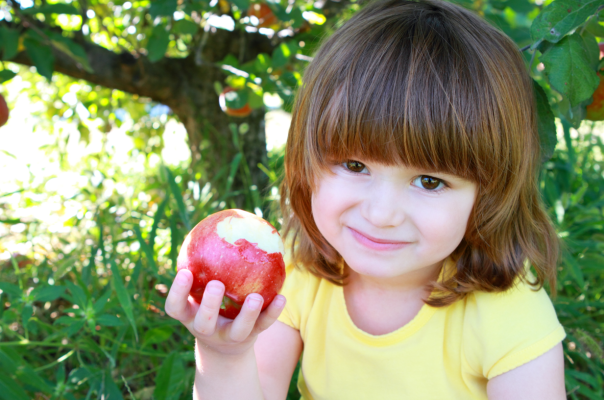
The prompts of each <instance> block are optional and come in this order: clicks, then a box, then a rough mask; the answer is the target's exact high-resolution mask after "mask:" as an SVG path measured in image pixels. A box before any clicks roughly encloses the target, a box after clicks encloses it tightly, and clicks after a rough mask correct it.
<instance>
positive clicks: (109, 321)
mask: <svg viewBox="0 0 604 400" xmlns="http://www.w3.org/2000/svg"><path fill="white" fill-rule="evenodd" d="M455 1H457V2H459V4H461V5H462V6H464V7H467V8H470V9H472V10H474V11H476V12H477V13H478V14H480V15H481V16H483V17H484V18H485V19H487V20H488V21H489V22H490V23H492V24H493V25H495V26H497V27H499V28H500V29H502V30H503V31H504V32H505V33H506V34H508V35H509V36H510V37H511V38H512V39H513V40H514V41H515V42H516V43H517V45H518V48H519V49H520V50H521V51H522V54H523V56H524V58H525V61H526V66H527V69H528V70H529V71H530V74H531V76H532V78H533V81H534V88H535V93H536V99H537V105H538V113H539V131H540V135H541V139H542V142H543V144H544V154H543V155H542V157H543V160H544V161H547V160H548V159H550V157H551V156H552V154H553V153H554V147H555V145H556V127H555V124H554V121H555V118H559V119H560V120H561V122H562V125H563V128H564V140H565V142H566V143H565V144H566V148H567V149H568V160H560V159H556V158H555V157H554V158H552V160H553V161H548V162H545V163H544V169H543V171H545V173H544V176H545V183H544V188H545V189H544V198H545V200H546V202H547V203H548V205H549V206H551V207H550V208H551V209H554V208H555V214H556V215H555V216H557V218H558V219H557V223H558V224H559V225H560V226H561V227H562V228H561V232H562V233H563V234H565V235H567V236H566V237H567V238H568V239H569V240H568V243H569V248H570V249H571V250H572V254H571V256H570V257H566V258H565V259H564V268H563V270H562V271H561V279H560V280H561V281H562V282H563V285H564V288H565V290H566V289H568V288H570V289H568V292H565V293H568V295H567V300H568V302H567V303H565V305H559V306H558V307H560V308H559V309H558V310H561V312H560V315H561V321H562V322H563V323H564V324H565V327H572V328H573V329H575V328H577V327H581V326H583V325H578V324H579V322H577V321H583V323H584V324H585V326H587V328H586V329H584V330H581V329H577V330H576V331H573V332H575V333H576V336H577V338H578V339H577V340H576V343H577V344H575V341H573V342H571V344H573V346H576V347H572V346H570V344H569V345H568V346H567V347H566V349H567V350H569V351H575V350H576V353H572V354H573V357H575V360H576V361H575V363H576V364H573V366H571V367H569V368H570V369H569V370H567V372H568V373H567V387H568V388H569V391H571V392H572V391H575V392H574V393H573V395H572V398H581V399H583V398H602V397H603V396H604V392H602V390H603V389H602V387H604V376H603V375H601V373H600V372H598V371H601V370H602V363H601V362H599V361H598V362H599V364H598V363H597V362H596V361H595V359H596V357H597V356H598V354H601V348H600V347H599V346H600V345H599V344H598V342H597V340H594V339H593V338H592V336H590V334H588V333H587V332H588V331H589V332H591V333H592V334H593V332H599V333H598V334H599V335H600V336H599V337H600V338H602V336H601V326H602V325H601V323H602V322H601V318H602V317H601V316H602V315H604V314H603V313H602V311H601V304H602V303H601V302H600V303H597V302H596V300H597V299H599V297H596V300H593V302H590V303H589V305H588V306H587V308H585V307H584V306H585V304H587V300H585V301H584V302H583V301H582V300H575V299H581V298H582V296H583V294H584V292H585V290H584V289H585V288H586V287H587V286H588V285H589V283H590V279H589V278H588V275H587V273H588V272H587V271H591V272H589V273H590V274H591V275H590V276H591V277H598V276H600V277H601V272H600V271H596V270H594V269H593V268H592V269H591V270H588V269H587V268H586V267H585V271H586V272H585V274H586V275H584V272H583V269H584V266H585V265H591V264H593V265H602V264H601V262H602V259H601V249H604V245H603V240H602V236H601V232H599V233H598V231H597V230H598V229H601V227H602V218H601V215H602V205H601V204H602V203H601V200H599V198H598V195H600V196H601V194H602V193H604V189H597V188H596V186H597V182H601V172H599V174H597V173H596V172H598V171H600V169H598V170H596V169H595V167H594V168H593V171H591V172H593V174H592V175H590V176H592V178H593V179H592V178H590V179H591V180H588V179H587V178H586V177H587V174H585V175H584V176H583V178H582V179H585V181H582V180H581V179H579V178H581V177H580V176H578V175H577V174H575V175H573V170H574V169H576V168H575V164H577V160H578V159H579V153H576V154H575V152H574V150H573V145H572V138H571V133H570V128H572V127H574V128H578V127H579V126H580V125H581V124H582V122H583V121H584V120H602V119H604V83H602V82H604V79H603V78H602V76H603V75H602V73H603V72H600V71H601V70H602V69H603V68H604V65H603V64H602V58H603V56H604V52H603V51H602V50H601V48H602V47H604V46H602V45H600V47H599V42H603V41H604V23H603V21H604V13H603V12H602V10H603V7H604V0H553V1H550V0H545V1H543V0H476V1H474V0H455ZM362 4H363V1H360V0H358V1H357V0H339V1H335V0H318V1H315V2H305V1H302V0H262V1H258V0H0V84H2V83H6V82H10V81H11V80H12V79H14V78H15V76H16V74H18V75H19V77H20V78H21V79H23V80H25V81H27V82H28V83H29V84H30V85H29V89H28V94H29V95H30V97H31V99H32V102H33V103H35V104H36V105H37V106H41V107H37V108H36V111H34V112H35V113H38V114H39V116H40V117H41V119H44V120H45V121H46V122H45V126H44V129H45V130H48V131H49V132H53V130H54V129H55V127H54V122H56V121H59V120H60V121H70V122H73V123H74V124H76V125H77V126H78V131H79V136H80V140H83V141H87V140H89V136H90V135H91V131H92V130H100V131H101V132H104V133H109V132H110V131H111V130H112V129H113V128H114V127H120V126H122V127H123V126H129V128H128V134H129V135H130V136H131V137H132V139H133V142H134V144H135V146H136V147H137V149H138V150H139V151H140V152H141V153H143V154H154V153H158V152H160V151H161V149H162V146H163V139H162V138H163V132H164V128H165V126H166V124H167V123H168V122H169V121H171V120H177V121H179V122H181V123H182V124H183V125H184V127H185V128H186V132H187V137H188V146H189V148H190V152H191V160H190V165H189V167H188V170H187V171H186V175H187V176H188V177H190V178H191V179H193V180H197V181H198V182H199V183H200V185H199V186H198V187H197V188H198V189H199V187H205V186H204V185H205V184H206V183H208V182H209V183H210V184H211V185H210V187H211V188H212V189H211V190H212V191H214V192H218V196H216V197H218V198H219V199H227V198H228V199H229V201H231V203H229V206H237V207H239V208H245V209H247V210H250V211H251V210H254V209H255V208H257V207H260V208H261V209H264V208H265V207H266V204H265V203H264V202H263V193H262V190H263V189H264V188H266V187H267V186H268V184H269V183H270V184H274V183H275V180H276V179H277V176H278V174H279V172H280V171H279V168H278V165H277V166H276V167H275V168H272V167H270V165H269V164H270V163H267V158H268V156H269V155H267V151H266V145H265V130H264V117H265V112H266V109H267V107H266V105H265V102H268V101H269V100H270V99H274V98H279V99H280V100H281V102H282V107H283V109H285V110H286V111H289V110H291V106H292V100H293V95H294V93H295V90H296V88H297V87H298V86H299V85H300V83H301V81H302V78H303V72H304V68H305V67H306V65H307V64H308V62H309V61H310V60H312V57H313V55H314V52H315V50H316V48H317V45H318V44H319V42H320V40H321V39H322V37H324V36H325V35H329V34H330V33H331V32H333V30H334V29H336V28H337V27H338V26H339V24H340V23H341V21H343V20H346V19H348V18H350V16H352V15H353V14H354V13H355V12H356V11H357V10H359V9H360V7H362ZM41 86H47V87H49V88H51V89H52V90H51V91H50V92H51V93H52V94H51V95H49V94H48V93H44V94H41V93H40V92H41V91H39V90H38V88H39V87H41ZM6 87H7V86H3V88H0V93H5V88H6ZM0 96H1V94H0ZM0 100H3V99H2V98H0ZM10 105H11V104H10V103H9V106H10ZM5 110H6V111H5ZM3 113H4V114H7V113H8V108H6V107H4V103H3V102H2V101H0V124H1V122H3V120H4V118H5V115H4V114H3ZM125 121H131V122H132V123H131V124H126V123H125ZM2 133H3V131H2V128H0V136H1V135H2ZM1 141H2V139H1V137H0V142H1ZM1 150H2V148H1V147H0V151H1ZM577 151H578V150H577ZM99 157H101V156H99ZM105 157H106V158H107V156H105ZM581 157H582V158H581V159H582V160H583V161H582V162H583V166H585V165H587V164H586V163H587V161H586V160H588V161H589V160H591V161H590V162H592V164H593V165H595V166H597V167H598V168H602V169H604V164H603V163H602V160H595V161H594V160H593V159H589V157H591V156H589V157H588V156H585V157H583V156H581ZM269 161H270V160H269ZM563 161H564V162H563ZM566 161H568V162H566ZM104 162H105V164H107V163H111V162H112V160H108V161H107V160H106V159H105V161H104ZM97 164H100V163H97ZM97 164H95V165H97ZM549 164H551V166H550V165H549ZM592 164H589V165H592ZM600 165H602V167H600ZM267 166H268V168H267ZM90 169H92V168H90ZM99 169H100V168H99ZM108 171H113V172H108ZM560 171H567V172H568V174H567V175H568V179H567V175H564V176H563V177H562V178H560V180H561V181H564V180H568V181H571V180H573V182H574V183H573V184H572V185H570V184H567V183H564V182H562V183H560V184H559V185H558V184H557V183H556V182H555V180H556V179H557V176H562V175H561V172H560ZM105 172H107V175H113V179H114V181H120V183H121V184H122V186H123V187H126V186H130V187H135V190H133V193H137V195H138V194H139V193H138V192H144V191H147V192H148V193H146V194H145V193H142V194H143V195H141V196H138V198H137V199H135V200H136V201H132V202H130V204H128V203H129V201H130V200H132V199H131V198H127V197H128V195H126V194H123V193H116V192H111V193H109V194H107V195H106V196H105V194H104V193H103V192H104V191H103V188H102V187H101V186H102V185H100V184H90V185H89V186H87V187H86V188H85V190H84V189H82V190H81V193H79V195H80V198H81V199H80V198H79V199H80V200H79V201H80V203H81V204H85V207H84V208H86V209H85V210H84V211H82V212H81V213H80V212H79V211H78V213H77V214H75V213H74V216H73V217H71V218H70V219H69V220H68V221H66V222H65V224H66V226H68V227H69V226H71V227H72V228H73V229H72V230H70V231H69V232H68V233H66V234H63V233H61V234H59V233H54V234H52V233H49V232H48V231H47V230H45V229H44V227H45V226H44V225H43V224H42V223H39V221H25V219H24V218H23V217H22V216H20V214H19V213H18V212H17V211H19V210H16V209H11V208H10V207H9V206H7V205H6V204H5V203H4V202H3V201H4V200H2V201H0V211H1V212H2V215H0V224H3V225H11V226H14V225H27V229H25V228H24V231H23V233H19V232H9V234H7V235H6V236H1V237H0V238H1V239H3V240H8V239H10V238H12V237H16V236H18V239H17V240H20V241H21V242H23V243H25V242H33V241H34V239H39V238H40V237H42V236H44V235H46V236H51V237H50V238H49V240H48V243H50V244H48V246H47V248H48V251H46V250H47V249H46V248H44V249H43V250H44V252H42V251H41V250H40V248H42V247H44V246H42V245H40V244H39V243H38V244H37V246H38V247H37V248H36V249H37V250H36V251H37V253H36V251H33V250H32V251H31V252H30V253H29V254H19V255H16V256H11V259H10V260H9V262H7V263H6V264H0V271H2V276H1V277H0V278H1V279H0V290H1V291H2V292H1V293H0V304H4V305H5V307H0V328H2V330H1V331H0V338H1V339H2V340H1V342H2V343H0V399H28V398H50V397H51V396H52V397H53V398H76V397H78V398H80V397H81V398H84V397H86V398H92V396H95V397H99V398H100V397H102V396H104V397H105V398H109V397H111V398H117V399H120V398H127V396H128V395H131V397H133V398H151V395H153V396H154V397H155V398H157V399H168V398H178V397H179V395H181V394H183V393H185V391H186V390H185V386H183V385H182V380H178V379H177V378H174V377H178V376H185V378H186V379H184V382H189V383H191V379H192V376H191V369H190V368H187V369H186V371H187V372H186V373H185V372H184V371H185V368H184V367H183V365H184V364H183V363H184V362H187V363H189V366H190V364H191V362H192V360H193V359H192V352H191V351H190V347H191V343H190V335H188V334H187V332H184V331H183V330H182V329H181V331H178V328H176V327H175V326H174V325H170V323H171V322H170V321H167V318H165V315H162V311H161V306H162V301H163V299H164V298H165V293H166V290H167V287H168V285H169V284H170V282H171V280H172V278H173V275H174V271H173V269H174V268H173V267H174V265H175V261H176V255H177V248H178V246H179V244H180V243H182V240H183V239H184V234H186V232H188V230H190V229H191V228H192V227H193V226H194V223H195V222H197V221H198V220H200V219H201V218H202V217H204V216H205V215H207V214H209V213H211V212H214V211H219V210H220V209H221V208H224V207H223V206H222V207H221V206H220V205H214V206H213V205H211V204H209V205H207V206H204V207H205V208H204V209H203V210H200V209H201V208H203V207H200V206H199V204H201V203H203V201H205V200H204V199H207V198H210V195H209V194H207V193H203V191H201V192H202V193H201V194H199V193H198V194H197V197H194V196H190V197H188V195H186V196H182V193H181V190H182V189H181V188H180V186H179V184H180V183H181V182H180V181H179V180H177V179H176V178H180V176H178V177H175V176H174V175H172V174H171V173H170V171H169V170H167V172H165V176H166V179H165V180H164V181H162V182H160V181H159V179H158V180H155V181H154V180H151V179H150V180H149V182H147V181H145V179H140V177H139V176H128V174H127V173H125V172H123V171H120V170H119V169H117V168H116V169H114V168H106V171H105ZM181 172H182V171H181ZM102 173H103V171H100V172H99V171H97V170H95V171H93V172H91V175H93V178H94V179H91V181H95V180H96V181H100V178H98V179H97V175H100V174H102ZM153 173H155V172H153ZM183 175H184V173H183ZM596 175H597V176H596ZM145 178H146V177H145ZM598 179H599V181H598ZM269 181H270V182H269ZM552 182H553V183H552ZM183 183H185V182H183ZM162 185H163V186H162ZM577 187H578V188H580V190H579V193H578V194H575V193H574V192H576V191H577V190H576V188H577ZM602 187H604V185H603V186H602ZM548 188H554V189H551V190H550V189H548ZM147 189H148V190H147ZM27 190H29V191H31V192H35V191H36V190H35V189H31V188H27ZM45 190H48V189H45ZM598 190H599V192H598ZM22 191H23V192H25V191H26V190H25V189H23V190H22ZM220 192H222V193H220ZM15 193H16V192H15ZM149 193H152V194H153V196H152V195H150V194H149ZM586 193H587V194H586ZM598 193H599V194H598ZM35 194H36V195H37V194H38V193H35ZM10 195H12V194H11V193H7V194H4V193H0V199H6V198H8V197H9V196H10ZM103 196H105V197H103ZM130 197H134V195H130ZM183 197H184V198H183ZM216 197H215V198H216ZM32 198H33V196H32ZM200 198H201V200H200ZM586 199H587V200H586ZM25 200H26V201H25ZM25 200H24V201H23V202H22V203H21V204H24V206H23V207H24V208H27V207H29V206H30V205H31V204H32V203H34V200H31V199H30V198H27V199H25ZM588 200H589V201H590V202H591V203H589V204H591V205H590V207H591V208H589V207H585V206H583V203H581V202H582V201H588ZM39 201H46V199H44V200H39ZM554 205H555V206H554ZM129 207H130V208H131V209H130V210H127V209H128V208H129ZM564 207H567V209H568V210H570V209H571V208H572V207H575V208H574V210H575V211H576V212H575V213H574V214H573V213H571V212H570V211H569V212H567V213H566V217H564V215H563V214H564ZM192 209H195V210H194V211H191V210H192ZM560 209H562V211H560ZM78 215H79V216H78ZM565 218H566V219H565ZM573 218H574V219H573ZM88 222H90V224H88ZM271 222H273V221H271ZM573 222H577V224H580V225H581V226H580V228H578V229H575V230H573ZM70 224H71V225H70ZM564 224H566V225H564ZM577 224H575V225H577ZM1 226H2V225H0V227H1ZM36 227H37V228H36ZM575 228H576V227H575ZM36 229H37V230H36ZM594 232H595V233H594ZM562 233H561V235H562ZM0 235H2V232H1V231H0ZM19 235H21V236H19ZM573 235H574V236H573ZM561 237H562V236H561ZM586 237H587V238H586ZM7 238H8V239H7ZM571 239H572V240H571ZM32 247H33V245H32ZM2 250H3V248H2V243H1V242H0V254H1V253H2ZM598 251H599V253H598ZM594 260H595V261H594ZM598 260H599V261H598ZM0 262H1V260H0ZM597 262H600V264H597ZM122 276H124V277H123V278H122ZM34 278H35V279H34ZM51 279H52V282H53V283H48V284H46V282H50V280H51ZM59 279H61V281H59ZM594 279H595V278H594ZM567 282H570V283H567ZM38 283H39V284H38ZM26 285H31V287H30V289H32V290H30V289H27V287H28V286H26ZM34 286H35V288H34ZM594 286H596V285H595V284H594ZM577 288H578V289H577ZM114 293H115V294H117V296H114V295H113V294H114ZM571 294H572V295H571ZM597 296H599V293H598V294H597ZM583 298H584V297H583ZM583 303H585V304H583ZM46 306H48V308H46ZM578 310H581V311H578ZM581 313H583V314H581ZM53 315H55V316H54V317H53ZM562 317H564V318H565V319H564V320H563V319H562ZM598 318H599V319H598ZM585 321H587V322H585ZM180 328H182V327H180ZM569 332H570V331H569ZM573 340H574V339H573ZM598 340H599V339H598ZM594 343H595V344H594ZM582 346H587V347H589V349H590V356H585V354H586V353H585V351H583V352H581V353H580V354H579V349H581V348H583V347H582ZM571 347H572V349H571ZM48 349H53V351H54V350H56V352H51V351H50V350H48ZM65 349H67V350H65ZM597 349H600V351H599V352H598V350H597ZM591 354H593V355H594V358H593V359H592V358H590V357H591ZM66 360H67V361H66ZM579 361H581V363H582V364H580V367H579ZM567 367H568V366H567ZM575 369H576V371H575ZM187 374H188V375H187ZM187 379H188V380H187ZM578 381H581V382H582V383H581V384H578V383H577V382H578ZM573 388H574V389H573ZM131 389H132V391H133V392H134V393H131ZM129 392H130V393H129ZM291 394H292V397H291V398H292V399H293V398H296V397H295V395H296V389H295V382H293V383H292V390H291ZM183 396H184V395H183ZM578 396H579V397H578ZM189 398H190V396H189Z"/></svg>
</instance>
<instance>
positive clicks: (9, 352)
mask: <svg viewBox="0 0 604 400" xmlns="http://www.w3.org/2000/svg"><path fill="white" fill-rule="evenodd" d="M22 362H24V361H23V360H22V359H21V357H19V355H18V354H15V350H14V349H11V348H9V349H6V350H3V349H1V348H0V370H1V371H3V372H5V373H7V374H12V373H13V371H15V370H16V369H17V365H20V364H21V363H22Z"/></svg>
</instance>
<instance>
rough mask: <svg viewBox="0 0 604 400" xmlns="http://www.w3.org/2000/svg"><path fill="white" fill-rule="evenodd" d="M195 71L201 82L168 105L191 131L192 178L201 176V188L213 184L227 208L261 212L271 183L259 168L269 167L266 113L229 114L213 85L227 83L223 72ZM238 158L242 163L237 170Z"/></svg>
mask: <svg viewBox="0 0 604 400" xmlns="http://www.w3.org/2000/svg"><path fill="white" fill-rule="evenodd" d="M195 72H196V73H197V74H199V75H203V79H192V78H190V79H189V82H188V85H187V87H186V88H183V89H184V90H183V92H181V96H180V97H179V98H178V100H177V101H174V102H173V103H172V104H167V105H168V106H169V107H170V108H172V110H173V111H174V113H175V114H176V115H177V116H178V118H179V119H180V121H181V122H182V123H183V124H184V126H185V128H186V130H187V135H188V141H189V148H190V149H191V170H190V172H191V173H192V175H193V176H197V174H199V178H198V181H199V184H200V186H201V187H203V186H204V185H205V184H206V183H207V182H210V184H211V185H212V187H215V188H216V189H217V190H218V192H219V193H220V196H221V197H220V198H221V199H222V200H224V201H225V202H226V205H227V206H229V207H231V206H235V207H237V208H247V209H249V210H253V209H254V208H256V207H259V208H260V209H262V205H261V204H260V203H259V201H258V199H259V197H256V194H259V192H261V193H263V192H264V191H265V190H266V189H268V188H267V185H268V183H269V181H268V177H267V176H266V174H265V173H264V172H262V170H261V169H260V168H258V164H259V163H262V164H264V165H267V164H268V160H267V153H266V136H265V129H264V115H265V112H264V109H256V110H253V112H252V113H251V114H250V115H249V116H248V117H245V118H235V117H229V116H227V115H226V114H225V113H224V112H223V111H222V110H221V108H220V106H219V103H218V95H217V94H216V92H215V90H214V85H213V83H214V82H215V81H218V82H223V79H224V75H223V74H222V72H221V71H220V70H218V69H216V68H208V69H207V70H204V71H203V72H202V73H200V71H199V69H196V71H195ZM193 76H195V75H193ZM235 135H236V137H234V136H235ZM240 153H241V155H240V156H238V154H240ZM236 157H237V158H239V159H240V162H239V165H238V167H237V169H234V167H235V166H236V165H235V164H233V163H234V162H236V161H237V160H236ZM233 174H235V175H233ZM230 178H232V179H230ZM196 179H197V178H196ZM254 199H257V200H256V201H255V200H254ZM263 211H266V210H263Z"/></svg>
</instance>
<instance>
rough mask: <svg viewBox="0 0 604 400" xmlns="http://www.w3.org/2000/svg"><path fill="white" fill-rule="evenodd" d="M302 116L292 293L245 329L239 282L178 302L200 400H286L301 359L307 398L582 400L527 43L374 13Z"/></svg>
mask: <svg viewBox="0 0 604 400" xmlns="http://www.w3.org/2000/svg"><path fill="white" fill-rule="evenodd" d="M292 117H293V119H292V125H291V128H290V131H289V137H288V140H287V147H286V159H285V176H284V181H283V185H282V190H281V193H282V202H281V206H282V211H283V215H284V217H285V220H284V231H283V236H284V237H285V238H286V239H287V240H286V244H287V254H286V266H287V268H286V271H287V278H286V281H285V284H284V287H283V289H282V291H281V295H279V296H277V297H276V298H275V300H274V301H273V302H272V303H271V305H270V306H269V307H268V308H267V309H266V310H265V311H264V312H262V313H260V312H259V310H260V307H261V303H262V298H261V296H259V295H257V294H252V295H249V296H248V298H247V300H246V303H245V305H244V306H243V309H242V311H241V314H240V315H239V316H238V317H237V318H236V319H235V320H233V321H231V320H227V319H225V318H223V317H221V316H220V317H219V316H218V311H219V307H220V304H221V300H222V298H223V294H224V285H223V284H222V283H220V282H218V281H212V282H211V283H210V284H209V285H208V286H207V288H206V291H205V293H204V296H203V300H202V302H201V305H198V304H196V303H195V302H194V301H192V300H191V299H187V295H188V293H189V289H190V287H191V282H192V276H191V273H190V272H189V271H188V270H186V269H185V270H180V271H179V272H178V274H177V276H176V279H175V282H174V284H173V285H172V288H171V289H170V293H169V295H168V298H167V301H166V312H167V313H168V314H169V315H171V316H172V317H173V318H176V319H178V320H179V321H181V322H182V323H183V324H184V325H185V326H186V327H187V328H188V329H189V330H190V331H191V333H192V334H193V335H194V336H195V337H196V339H197V340H196V343H197V346H196V358H197V373H196V378H195V387H194V393H195V395H194V398H200V399H210V400H218V399H229V400H242V399H275V400H277V399H279V400H283V399H285V398H286V396H287V391H288V386H289V382H290V379H291V377H292V374H293V372H294V369H295V367H296V364H297V362H298V360H299V358H300V356H301V360H302V364H301V365H302V367H301V371H300V375H299V379H298V388H299V390H300V392H301V393H302V397H303V399H305V400H338V399H342V400H344V399H345V400H354V399H379V400H388V399H420V400H421V399H439V400H441V399H490V400H493V399H498V400H501V399H509V400H511V399H514V400H518V399H531V400H539V399H543V400H545V399H547V400H556V399H564V398H566V396H565V387H564V365H563V353H562V345H561V341H562V340H563V339H564V337H565V332H564V329H563V328H562V326H561V325H560V323H559V322H558V319H557V317H556V314H555V312H554V308H553V306H552V303H551V301H550V299H549V298H548V296H547V294H546V292H545V291H544V289H543V284H544V283H545V282H549V284H550V286H551V288H552V289H555V271H556V261H557V253H558V244H557V241H556V235H555V232H554V229H553V227H552V225H551V223H550V221H549V220H548V218H547V216H546V214H545V213H544V210H543V206H542V204H541V201H540V196H539V191H538V186H537V173H538V169H539V161H540V150H539V137H538V133H537V125H536V110H535V104H534V98H533V88H532V81H531V79H530V77H529V75H528V73H527V69H526V66H525V64H524V62H523V59H522V57H521V54H520V52H519V50H518V48H517V46H516V45H515V44H514V42H513V41H512V40H510V39H509V38H508V37H507V36H505V35H504V34H503V33H501V32H500V31H499V30H498V29H496V28H494V27H492V26H490V25H489V24H488V23H486V22H485V21H484V20H482V19H481V18H479V17H477V16H476V15H475V14H473V13H471V12H469V11H467V10H465V9H463V8H461V7H459V6H456V5H453V4H450V3H446V2H441V1H439V0H422V1H407V0H382V1H377V2H372V3H370V4H368V5H367V6H365V7H364V8H363V9H362V10H361V11H360V12H358V13H357V14H356V15H355V16H354V17H353V18H352V19H350V20H349V21H348V22H346V23H345V24H344V25H343V26H342V27H341V28H340V29H339V30H338V31H337V32H336V33H334V34H333V35H332V36H331V37H329V38H327V39H326V41H325V42H324V43H323V45H322V46H321V48H320V50H319V51H318V53H317V54H316V57H315V58H314V60H313V61H312V62H311V63H310V65H309V67H308V69H307V70H306V72H305V74H304V84H303V86H302V87H301V88H300V90H299V93H298V94H297V98H296V103H295V107H294V112H293V115H292ZM531 266H532V267H533V268H534V271H535V272H536V277H535V275H533V274H532V273H531V271H530V267H531ZM286 298H287V305H286V304H285V299H286Z"/></svg>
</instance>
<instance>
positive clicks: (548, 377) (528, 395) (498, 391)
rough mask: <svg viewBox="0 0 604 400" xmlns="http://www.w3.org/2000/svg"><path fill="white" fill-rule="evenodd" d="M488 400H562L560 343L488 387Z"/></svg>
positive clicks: (563, 395) (563, 394) (562, 357)
mask: <svg viewBox="0 0 604 400" xmlns="http://www.w3.org/2000/svg"><path fill="white" fill-rule="evenodd" d="M487 395H488V397H489V400H563V399H566V389H565V385H564V353H563V350H562V343H559V344H557V345H556V346H555V347H553V348H552V349H551V350H549V351H548V352H546V353H544V354H542V355H541V356H539V357H537V358H535V359H534V360H532V361H529V362H527V363H526V364H523V365H521V366H519V367H517V368H514V369H513V370H511V371H508V372H506V373H503V374H501V375H498V376H496V377H494V378H493V379H491V380H490V381H489V383H488V384H487Z"/></svg>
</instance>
